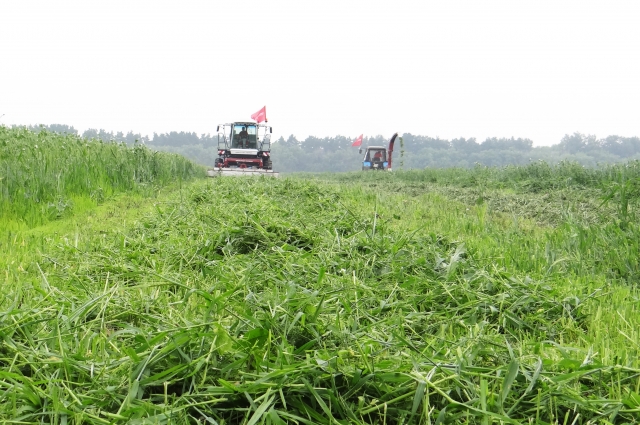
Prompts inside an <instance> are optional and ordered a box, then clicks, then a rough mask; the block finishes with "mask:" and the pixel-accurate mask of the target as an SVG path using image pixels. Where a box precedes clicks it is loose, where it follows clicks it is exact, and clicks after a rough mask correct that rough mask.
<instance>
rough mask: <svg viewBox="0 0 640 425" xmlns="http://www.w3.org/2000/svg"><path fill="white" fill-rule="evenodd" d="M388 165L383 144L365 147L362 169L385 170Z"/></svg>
mask: <svg viewBox="0 0 640 425" xmlns="http://www.w3.org/2000/svg"><path fill="white" fill-rule="evenodd" d="M360 153H362V152H360ZM388 165H389V163H388V162H387V149H386V148H385V147H384V146H368V147H367V149H366V152H365V154H364V158H363V159H362V169H363V170H386V169H387V166H388Z"/></svg>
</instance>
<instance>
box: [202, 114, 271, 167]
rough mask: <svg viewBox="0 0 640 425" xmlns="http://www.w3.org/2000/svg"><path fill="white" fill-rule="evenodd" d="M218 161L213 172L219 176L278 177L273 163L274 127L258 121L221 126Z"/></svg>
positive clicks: (219, 128) (219, 129)
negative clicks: (272, 141) (272, 137)
mask: <svg viewBox="0 0 640 425" xmlns="http://www.w3.org/2000/svg"><path fill="white" fill-rule="evenodd" d="M217 131H218V158H216V160H215V166H214V168H213V169H212V170H209V172H208V174H209V176H211V177H215V176H225V175H229V176H251V175H267V176H271V177H278V173H274V172H273V170H272V163H271V133H272V128H271V127H270V126H268V125H266V124H257V123H255V122H233V123H227V124H220V125H218V129H217Z"/></svg>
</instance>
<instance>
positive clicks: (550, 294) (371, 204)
mask: <svg viewBox="0 0 640 425" xmlns="http://www.w3.org/2000/svg"><path fill="white" fill-rule="evenodd" d="M359 176H360V177H359ZM341 178H342V177H341ZM389 179H395V180H389ZM627 181H633V179H631V180H624V181H623V182H622V183H620V184H621V185H622V186H624V187H625V189H624V190H626V192H625V196H627V195H628V194H629V193H630V191H632V189H633V188H632V187H631V185H630V184H627V183H626V182H627ZM432 183H437V182H430V183H429V184H432ZM374 185H375V186H374ZM409 186H410V184H409V183H408V182H406V181H404V182H403V181H402V174H398V175H397V176H396V175H394V176H389V175H387V174H381V173H379V174H376V175H373V174H371V175H366V176H364V175H362V174H358V175H355V174H354V175H352V176H348V177H346V178H345V179H344V180H341V181H336V180H332V181H311V180H308V179H237V178H236V179H234V178H219V179H212V180H209V181H200V182H196V183H194V184H190V185H189V186H188V187H183V188H182V190H180V191H177V192H176V193H175V195H174V196H173V198H170V199H164V198H162V199H156V200H154V201H153V203H154V204H155V205H153V209H152V211H147V212H146V213H145V214H144V215H142V216H140V217H139V219H138V220H137V221H136V222H135V223H131V222H128V223H129V224H127V225H122V226H118V227H116V228H112V227H109V226H107V225H106V223H105V225H104V226H101V220H99V219H96V220H93V222H92V224H91V225H90V226H87V227H83V228H84V229H86V231H85V232H76V233H75V234H74V233H68V232H67V233H65V232H61V233H59V234H57V235H51V236H50V237H49V238H48V239H47V238H44V239H41V240H42V242H41V243H40V245H39V246H38V247H37V252H38V256H37V258H36V257H35V256H32V257H29V258H31V259H33V261H32V262H30V263H27V262H26V261H25V262H24V263H21V264H20V266H19V267H18V266H17V265H7V267H6V270H5V275H6V276H7V278H8V279H10V280H11V285H10V286H8V285H3V286H2V296H3V297H2V302H1V304H0V317H1V318H2V319H1V320H2V322H0V323H1V327H0V333H1V334H2V337H3V342H2V345H1V346H0V347H1V348H0V362H2V364H3V371H2V372H0V391H2V393H1V395H0V397H2V398H1V400H2V403H1V404H0V409H1V410H0V415H1V416H0V417H1V418H2V420H4V421H15V422H17V423H41V422H49V423H219V424H222V423H225V424H228V423H247V424H257V423H274V424H279V423H305V424H306V423H423V424H427V423H431V424H435V423H479V424H485V423H486V424H488V423H563V424H565V423H566V424H572V423H607V422H610V423H634V422H636V421H638V417H639V414H640V364H638V349H639V348H640V347H639V343H640V336H639V335H638V329H639V328H640V326H639V325H640V323H638V322H639V319H638V289H637V262H634V258H633V256H634V255H635V252H636V251H634V249H636V246H637V239H635V242H634V237H635V235H637V225H636V224H635V222H634V220H632V219H631V218H633V209H632V207H633V197H632V196H631V199H632V201H631V206H629V202H628V200H629V197H628V196H627V209H626V210H625V213H626V215H623V214H622V210H618V209H616V208H617V207H616V206H615V205H613V204H611V202H622V201H621V199H622V197H621V191H620V189H617V190H616V189H615V186H614V185H612V184H611V185H609V186H607V187H606V188H603V189H602V192H601V194H602V196H603V197H604V198H605V199H606V198H607V197H610V200H609V201H608V202H609V204H606V205H605V208H613V211H614V213H615V212H616V211H618V212H619V213H620V215H617V216H615V217H614V219H612V220H611V223H610V224H609V227H608V226H607V225H603V223H604V221H599V222H598V223H597V225H596V224H590V223H589V222H588V221H586V220H576V219H575V217H576V213H577V212H579V211H580V210H579V208H580V205H578V204H576V205H573V206H571V208H568V209H567V211H569V214H566V215H565V216H564V218H562V219H561V220H557V219H554V220H552V221H544V220H543V225H542V226H541V225H540V223H539V222H538V221H537V220H534V219H532V218H531V217H528V216H527V215H526V214H521V215H518V214H516V215H514V214H508V213H507V212H505V211H503V210H501V209H499V208H492V204H491V203H490V201H485V199H489V198H485V197H483V198H482V199H483V200H482V201H478V198H477V197H476V198H475V199H474V201H473V202H469V203H465V202H464V199H458V200H452V199H451V198H447V196H446V191H443V190H436V188H437V186H424V185H421V186H419V187H413V188H412V189H411V191H410V192H409V193H403V192H402V191H400V190H398V189H402V188H404V187H409ZM440 187H442V186H440ZM432 189H433V190H432ZM605 189H609V190H605ZM627 189H629V190H627ZM483 190H484V188H483ZM496 190H502V191H504V190H505V189H504V188H496ZM495 193H496V194H498V193H501V194H504V193H505V192H495ZM507 195H508V193H507ZM607 205H608V206H607ZM572 211H573V212H572ZM572 217H574V218H572ZM625 217H626V219H625ZM63 221H64V220H63ZM545 223H546V224H545ZM634 243H635V245H634ZM621 244H622V245H621ZM624 244H626V245H624ZM622 248H624V249H622ZM30 252H34V251H30ZM612 253H617V254H615V255H614V254H612ZM614 260H616V261H614ZM635 260H636V261H637V257H636V259H635Z"/></svg>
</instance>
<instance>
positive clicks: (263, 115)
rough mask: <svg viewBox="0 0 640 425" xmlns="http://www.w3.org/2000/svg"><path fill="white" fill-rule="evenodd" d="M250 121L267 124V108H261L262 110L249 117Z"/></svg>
mask: <svg viewBox="0 0 640 425" xmlns="http://www.w3.org/2000/svg"><path fill="white" fill-rule="evenodd" d="M251 119H252V120H256V121H257V122H259V123H260V122H262V121H264V122H267V107H266V106H263V107H262V109H260V110H259V111H258V112H256V113H255V114H253V115H251Z"/></svg>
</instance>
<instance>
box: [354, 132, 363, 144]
mask: <svg viewBox="0 0 640 425" xmlns="http://www.w3.org/2000/svg"><path fill="white" fill-rule="evenodd" d="M362 136H363V135H362V134H361V135H359V136H358V138H357V139H356V141H355V142H353V144H352V145H351V146H360V145H362Z"/></svg>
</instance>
